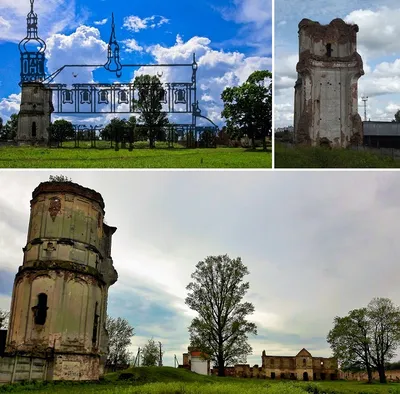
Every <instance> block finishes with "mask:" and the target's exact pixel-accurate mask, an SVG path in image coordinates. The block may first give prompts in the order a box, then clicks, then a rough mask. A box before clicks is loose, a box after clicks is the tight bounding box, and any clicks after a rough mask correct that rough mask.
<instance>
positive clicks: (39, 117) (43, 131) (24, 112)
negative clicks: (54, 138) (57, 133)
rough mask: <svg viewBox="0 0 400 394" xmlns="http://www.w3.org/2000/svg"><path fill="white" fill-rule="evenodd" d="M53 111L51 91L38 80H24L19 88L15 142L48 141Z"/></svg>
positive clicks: (39, 142)
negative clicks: (19, 98) (19, 103)
mask: <svg viewBox="0 0 400 394" xmlns="http://www.w3.org/2000/svg"><path fill="white" fill-rule="evenodd" d="M52 112H53V104H52V92H51V89H50V88H46V87H45V86H44V85H43V84H42V83H40V82H26V83H23V84H22V89H21V107H20V111H19V115H18V130H17V142H18V143H19V144H43V145H46V144H47V143H48V141H49V132H48V127H49V126H50V121H51V113H52Z"/></svg>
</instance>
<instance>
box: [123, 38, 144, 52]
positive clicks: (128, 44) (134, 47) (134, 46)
mask: <svg viewBox="0 0 400 394" xmlns="http://www.w3.org/2000/svg"><path fill="white" fill-rule="evenodd" d="M122 43H123V44H125V51H126V52H129V53H130V52H142V51H143V47H141V46H140V45H139V44H138V42H137V41H136V40H135V39H133V38H130V39H128V40H125V41H122Z"/></svg>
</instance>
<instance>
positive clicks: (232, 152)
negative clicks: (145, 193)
mask: <svg viewBox="0 0 400 394" xmlns="http://www.w3.org/2000/svg"><path fill="white" fill-rule="evenodd" d="M271 165H272V154H271V152H270V151H268V152H263V151H262V150H261V149H256V150H248V149H243V148H214V149H213V148H209V149H181V148H173V149H134V150H133V151H132V152H129V150H128V149H120V150H119V151H115V150H114V149H80V148H40V147H15V146H8V147H0V168H271Z"/></svg>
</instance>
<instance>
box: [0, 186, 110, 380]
mask: <svg viewBox="0 0 400 394" xmlns="http://www.w3.org/2000/svg"><path fill="white" fill-rule="evenodd" d="M115 231H116V228H115V227H110V226H108V225H106V224H105V223H104V201H103V198H102V197H101V195H100V194H99V193H97V192H96V191H94V190H91V189H88V188H85V187H83V186H80V185H78V184H75V183H72V182H44V183H41V184H40V185H39V186H38V187H37V188H36V189H35V190H34V191H33V193H32V200H31V214H30V222H29V230H28V239H27V244H26V246H25V247H24V248H23V252H24V260H23V265H22V266H20V267H19V270H18V273H17V274H16V277H15V282H14V288H13V295H12V304H11V311H10V312H11V315H10V325H9V331H8V335H7V344H6V354H7V356H8V357H14V358H18V360H19V361H18V362H21V359H23V358H31V359H32V358H33V357H34V358H36V359H43V360H46V369H45V373H44V375H45V376H44V378H45V379H47V380H61V379H65V380H97V379H98V378H99V377H100V376H101V375H102V374H103V366H104V359H105V355H106V353H107V345H108V337H107V332H106V330H105V320H106V313H107V296H108V289H109V287H110V286H111V285H112V284H113V283H115V282H116V280H117V272H116V270H115V269H114V267H113V261H112V258H111V237H112V235H113V234H114V232H115ZM16 356H17V357H16ZM4 362H5V361H4V360H3V363H4ZM11 364H12V363H11ZM11 364H10V365H11ZM31 365H32V364H31ZM10 368H11V367H10ZM31 368H32V367H31ZM0 372H1V359H0ZM17 372H18V367H17ZM14 373H15V370H14ZM26 378H27V377H26Z"/></svg>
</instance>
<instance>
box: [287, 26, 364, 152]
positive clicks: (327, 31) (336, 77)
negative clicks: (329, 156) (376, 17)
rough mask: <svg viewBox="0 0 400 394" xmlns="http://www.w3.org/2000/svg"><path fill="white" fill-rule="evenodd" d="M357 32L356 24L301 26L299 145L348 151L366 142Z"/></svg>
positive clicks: (297, 94)
mask: <svg viewBox="0 0 400 394" xmlns="http://www.w3.org/2000/svg"><path fill="white" fill-rule="evenodd" d="M357 32H358V26H357V25H351V24H347V23H345V22H344V21H343V20H342V19H334V20H333V21H332V22H331V23H329V25H320V24H319V23H318V22H313V21H311V20H309V19H303V20H302V21H301V22H300V23H299V62H298V63H297V73H298V79H297V82H296V85H295V100H294V101H295V109H294V132H295V141H296V143H298V144H305V145H312V146H319V145H325V146H327V145H329V146H331V147H342V148H345V147H347V146H348V145H350V144H352V143H359V142H361V141H362V122H361V118H360V115H359V114H358V92H357V84H358V79H359V78H360V77H361V76H362V75H363V74H364V71H363V63H362V59H361V56H360V55H359V54H358V53H357V45H356V43H357Z"/></svg>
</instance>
